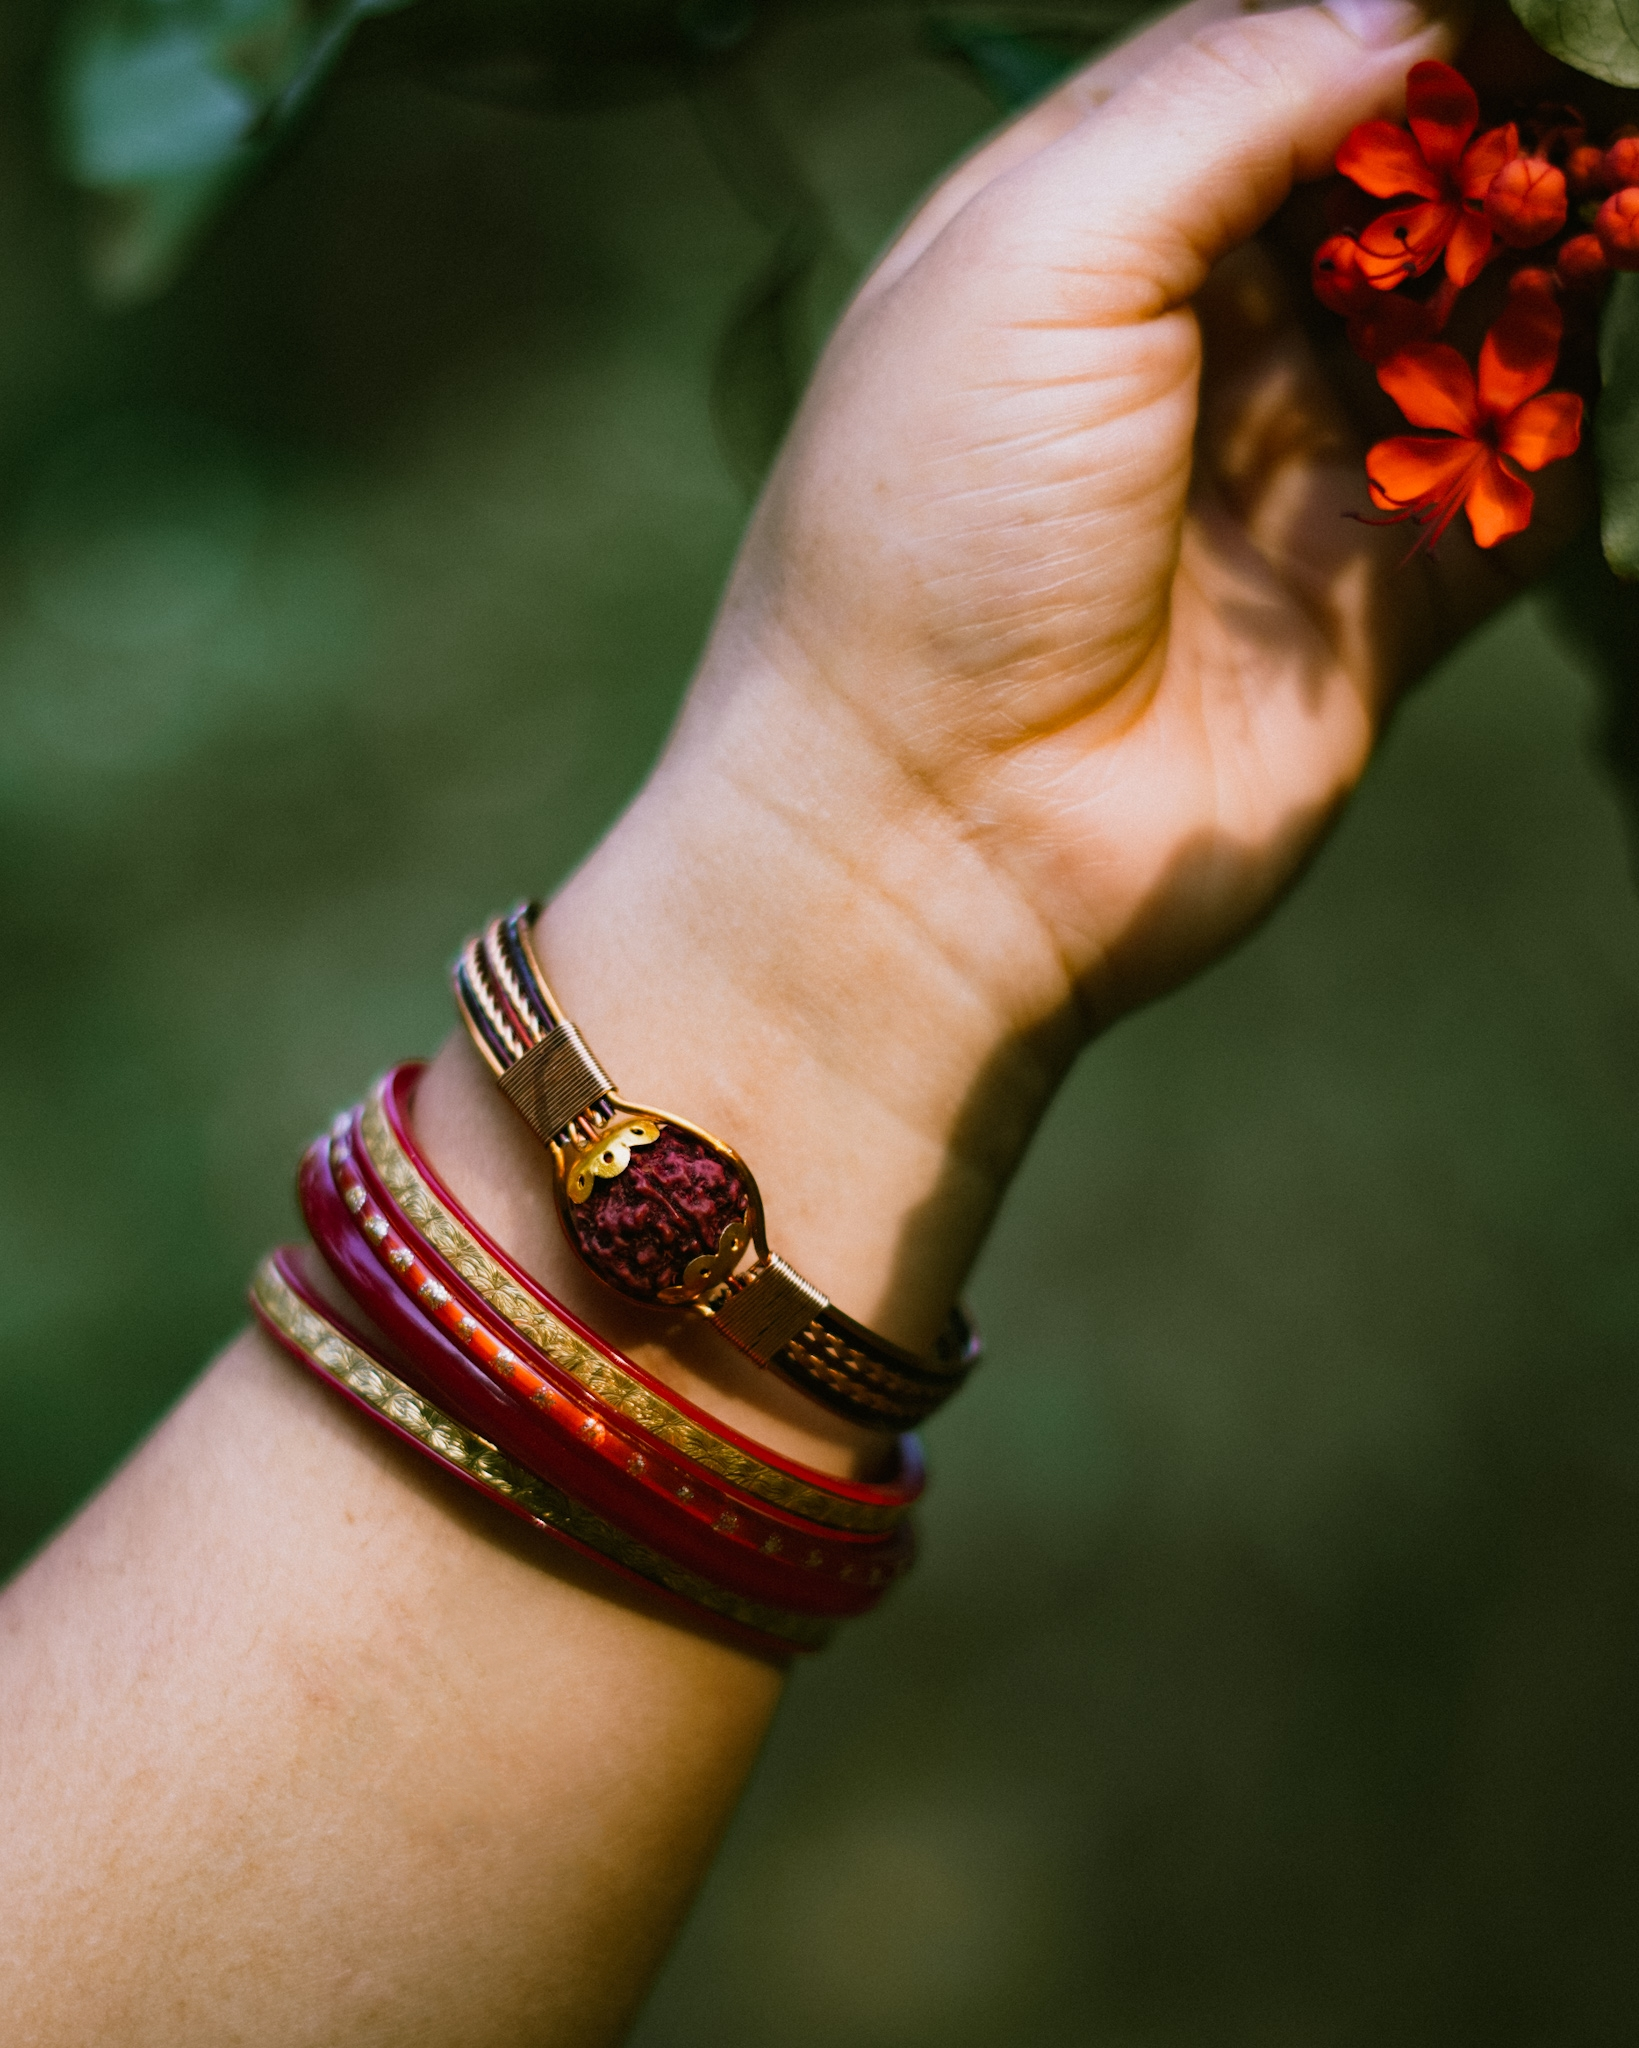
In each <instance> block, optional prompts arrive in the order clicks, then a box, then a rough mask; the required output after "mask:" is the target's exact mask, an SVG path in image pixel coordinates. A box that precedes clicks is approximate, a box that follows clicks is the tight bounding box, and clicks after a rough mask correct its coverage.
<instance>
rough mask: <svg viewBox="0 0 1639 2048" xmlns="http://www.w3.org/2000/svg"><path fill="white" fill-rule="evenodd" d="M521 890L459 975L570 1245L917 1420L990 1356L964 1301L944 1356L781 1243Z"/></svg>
mask: <svg viewBox="0 0 1639 2048" xmlns="http://www.w3.org/2000/svg"><path fill="white" fill-rule="evenodd" d="M539 909H540V906H539V905H538V904H535V903H521V904H519V905H518V906H517V907H516V908H515V909H514V910H512V911H511V912H510V913H509V914H508V915H506V916H504V917H497V918H495V919H493V920H492V921H491V922H490V924H489V925H488V926H487V927H486V929H485V930H484V932H483V934H482V936H481V937H479V938H475V939H471V940H469V941H468V942H467V944H466V945H465V946H464V947H463V948H462V951H461V954H460V957H459V958H458V959H457V961H456V963H455V967H454V969H453V973H452V980H453V983H454V987H455V996H456V1002H457V1005H458V1007H459V1009H460V1012H461V1016H462V1020H463V1021H464V1023H465V1024H466V1027H467V1029H468V1031H469V1032H470V1034H471V1036H472V1041H473V1043H474V1045H475V1046H476V1047H477V1048H478V1051H479V1053H480V1055H481V1056H482V1058H483V1059H484V1061H485V1063H486V1065H487V1066H488V1067H489V1069H490V1071H491V1072H492V1073H493V1074H494V1075H495V1077H496V1079H497V1081H498V1082H499V1083H500V1086H501V1089H502V1092H503V1093H504V1094H505V1095H506V1097H507V1099H508V1100H509V1101H510V1102H511V1103H512V1105H513V1107H514V1108H515V1109H516V1110H517V1111H518V1114H519V1115H520V1116H521V1117H523V1119H524V1121H525V1122H526V1123H527V1124H528V1125H529V1127H530V1128H531V1130H533V1131H534V1133H535V1135H536V1136H537V1137H538V1138H539V1139H540V1140H541V1142H542V1144H543V1145H545V1146H546V1148H547V1150H548V1152H549V1153H550V1154H551V1157H552V1164H553V1186H554V1191H555V1194H556V1198H557V1207H558V1216H559V1220H560V1221H561V1223H562V1224H563V1229H564V1234H565V1236H566V1237H567V1238H568V1240H569V1243H570V1246H571V1247H572V1249H573V1250H574V1252H575V1254H576V1256H577V1257H578V1258H579V1259H580V1260H581V1261H582V1263H583V1264H584V1265H585V1266H586V1267H587V1268H588V1269H589V1270H590V1271H591V1272H592V1273H594V1274H595V1275H596V1276H597V1278H598V1279H600V1280H601V1281H603V1282H604V1283H605V1284H606V1285H608V1286H610V1287H613V1288H615V1289H616V1290H617V1291H618V1292H619V1293H621V1294H623V1295H626V1296H627V1297H628V1298H629V1299H631V1300H633V1301H638V1302H642V1303H644V1304H646V1305H648V1306H651V1307H655V1308H664V1309H672V1310H679V1309H681V1310H684V1311H687V1312H689V1313H692V1314H695V1315H699V1316H703V1317H705V1318H706V1319H708V1320H709V1321H710V1323H711V1325H712V1327H713V1328H714V1329H715V1330H716V1331H717V1332H718V1333H719V1334H720V1335H721V1336H724V1337H726V1338H727V1339H728V1340H729V1342H730V1343H731V1344H733V1345H735V1346H737V1347H738V1349H739V1350H741V1351H743V1352H744V1353H746V1355H747V1356H748V1357H750V1358H752V1359H753V1360H755V1362H756V1363H757V1364H758V1365H760V1366H766V1367H769V1368H770V1369H771V1370H773V1371H775V1372H777V1373H779V1374H780V1376H781V1377H782V1378H783V1379H785V1380H787V1381H789V1382H790V1383H791V1384H792V1385H793V1386H795V1387H797V1388H798V1389H799V1390H800V1391H801V1392H803V1393H804V1394H806V1395H808V1396H809V1397H810V1398H811V1399H812V1400H815V1401H818V1402H820V1403H821V1404H822V1405H823V1406H824V1407H826V1408H829V1409H830V1410H831V1411H832V1412H833V1413H835V1414H838V1415H842V1416H845V1417H846V1418H847V1419H848V1420H849V1421H850V1422H856V1423H861V1424H863V1425H865V1426H866V1427H868V1428H874V1429H910V1428H914V1427H915V1426H916V1424H918V1423H919V1422H922V1421H923V1420H925V1419H926V1417H927V1416H928V1415H930V1414H931V1413H932V1412H933V1410H934V1409H935V1408H937V1407H938V1406H939V1405H940V1404H941V1403H942V1402H943V1401H945V1400H947V1399H948V1398H949V1397H950V1395H952V1394H953V1393H954V1392H955V1391H956V1389H957V1388H958V1387H959V1386H960V1385H961V1384H962V1382H963V1380H964V1379H966V1377H967V1375H968V1373H969V1372H970V1371H971V1370H972V1368H973V1366H974V1365H975V1364H976V1363H977V1361H978V1356H979V1348H980V1347H979V1338H978V1333H977V1332H976V1330H975V1329H974V1327H973V1325H972V1323H971V1321H970V1320H969V1318H968V1317H967V1316H966V1315H965V1314H964V1313H963V1311H962V1310H961V1309H960V1308H953V1309H952V1310H951V1313H950V1317H949V1319H948V1321H947V1322H946V1325H945V1327H944V1329H943V1330H942V1331H941V1333H940V1335H939V1338H938V1340H937V1342H936V1343H935V1345H934V1348H933V1353H932V1355H931V1356H930V1357H919V1356H918V1355H917V1354H916V1353H915V1352H912V1351H907V1350H904V1349H902V1348H901V1347H900V1346H899V1345H897V1344H890V1343H889V1342H888V1340H887V1339H886V1338H885V1337H881V1336H878V1335H877V1334H876V1332H875V1331H873V1330H868V1329H866V1328H865V1326H864V1325H863V1324H861V1323H856V1322H855V1321H854V1320H853V1318H852V1317H851V1316H847V1315H844V1314H843V1312H842V1311H841V1310H840V1309H839V1308H837V1307H836V1306H835V1304H834V1303H833V1302H832V1301H830V1300H829V1299H828V1297H827V1296H826V1295H824V1294H822V1293H821V1292H820V1290H819V1289H818V1288H817V1287H815V1286H813V1285H812V1284H811V1282H809V1281H807V1280H805V1279H804V1278H803V1277H802V1275H801V1274H800V1273H798V1272H797V1271H796V1270H795V1269H794V1268H793V1267H791V1266H790V1265H788V1264H787V1263H786V1261H785V1260H784V1259H782V1258H781V1257H780V1256H779V1255H778V1253H775V1252H771V1251H770V1250H769V1248H768V1238H767V1233H766V1229H765V1226H764V1220H763V1204H762V1197H761V1195H760V1193H759V1192H758V1188H757V1182H756V1180H755V1178H754V1177H753V1175H752V1172H751V1169H750V1168H749V1167H748V1166H747V1165H746V1163H745V1161H744V1160H743V1159H741V1157H740V1155H739V1154H738V1153H737V1152H735V1151H734V1150H733V1148H732V1147H731V1146H728V1145H725V1144H724V1143H723V1142H722V1140H721V1139H719V1138H716V1137H714V1136H713V1135H712V1134H711V1133H710V1132H709V1131H705V1130H702V1129H701V1128H700V1127H699V1126H698V1125H696V1124H691V1123H685V1122H684V1121H683V1119H682V1118H680V1117H675V1116H672V1115H670V1114H669V1113H663V1112H661V1111H659V1110H653V1109H646V1108H644V1107H642V1106H641V1105H640V1104H637V1103H632V1102H628V1101H626V1100H625V1099H624V1098H623V1097H622V1096H621V1095H619V1094H618V1093H617V1092H616V1089H615V1085H614V1083H613V1081H612V1080H611V1079H610V1077H609V1076H608V1075H607V1074H606V1073H605V1072H604V1070H603V1068H602V1067H601V1066H600V1065H599V1064H598V1062H597V1060H596V1058H595V1057H594V1056H593V1054H592V1052H591V1049H590V1048H589V1047H588V1046H587V1044H586V1041H585V1040H584V1039H583V1038H582V1037H581V1035H580V1033H579V1032H578V1031H577V1030H576V1029H575V1026H574V1025H573V1024H572V1023H570V1021H569V1020H568V1018H567V1017H565V1016H564V1014H563V1012H562V1010H561V1009H560V1008H559V1005H558V1003H557V1000H556V998H555V997H554V996H553V994H552V991H551V989H550V987H549V986H548V984H547V981H546V977H545V975H544V974H543V973H542V972H541V968H540V963H539V961H538V960H537V959H536V957H535V950H534V945H533V942H532V940H531V937H530V933H531V929H532V927H533V925H534V921H535V918H536V916H537V915H538V913H539Z"/></svg>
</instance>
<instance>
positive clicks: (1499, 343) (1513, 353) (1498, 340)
mask: <svg viewBox="0 0 1639 2048" xmlns="http://www.w3.org/2000/svg"><path fill="white" fill-rule="evenodd" d="M1564 330H1565V317H1564V315H1563V314H1562V313H1561V312H1560V310H1559V307H1558V306H1557V305H1556V304H1555V302H1554V301H1553V300H1552V299H1551V298H1550V297H1549V296H1548V294H1547V293H1546V292H1512V293H1510V295H1509V298H1508V303H1507V305H1505V306H1504V307H1503V309H1502V312H1501V313H1500V314H1499V315H1498V316H1497V323H1496V325H1495V326H1494V327H1493V328H1492V330H1491V332H1490V333H1489V334H1488V335H1487V336H1486V337H1485V341H1484V343H1483V344H1482V346H1481V349H1480V404H1481V406H1482V407H1483V408H1484V410H1485V412H1486V414H1487V415H1488V416H1489V417H1490V418H1491V419H1502V418H1504V417H1506V415H1507V414H1509V413H1511V412H1512V411H1513V410H1514V409H1515V407H1516V406H1520V405H1523V404H1524V403H1525V401H1526V400H1527V399H1528V398H1535V396H1536V395H1537V393H1538V392H1539V391H1540V390H1541V389H1542V387H1543V386H1544V385H1545V384H1546V383H1547V381H1548V379H1549V378H1550V377H1551V376H1552V375H1553V374H1554V364H1555V363H1556V362H1557V361H1558V360H1559V338H1560V336H1561V334H1562V333H1563V332H1564Z"/></svg>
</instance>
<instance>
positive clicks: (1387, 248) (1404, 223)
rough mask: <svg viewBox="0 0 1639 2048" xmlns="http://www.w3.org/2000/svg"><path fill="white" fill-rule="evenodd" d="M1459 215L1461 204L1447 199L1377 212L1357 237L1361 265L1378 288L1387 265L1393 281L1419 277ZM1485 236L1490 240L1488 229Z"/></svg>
mask: <svg viewBox="0 0 1639 2048" xmlns="http://www.w3.org/2000/svg"><path fill="white" fill-rule="evenodd" d="M1462 218H1463V211H1462V208H1461V207H1460V206H1457V205H1455V204H1454V203H1453V202H1451V201H1450V200H1443V201H1442V200H1435V201H1433V202H1425V203H1424V204H1423V205H1421V206H1403V207H1401V208H1400V209H1399V210H1398V211H1397V212H1394V213H1380V214H1379V215H1378V217H1377V218H1376V220H1374V221H1373V222H1372V224H1371V226H1370V227H1369V228H1367V229H1366V231H1365V232H1364V234H1362V235H1361V237H1360V250H1361V256H1362V258H1363V261H1362V265H1361V267H1362V269H1363V270H1364V271H1365V273H1366V275H1367V276H1368V277H1369V278H1371V280H1372V283H1373V284H1375V285H1377V286H1378V289H1379V290H1382V289H1384V286H1383V284H1382V283H1381V282H1380V279H1381V277H1382V275H1383V273H1384V272H1385V270H1386V269H1387V268H1388V266H1390V265H1393V266H1395V273H1394V277H1393V282H1394V283H1398V282H1399V281H1400V279H1401V278H1405V277H1421V276H1422V274H1423V272H1424V271H1425V270H1427V269H1428V267H1429V265H1430V264H1431V263H1433V262H1434V260H1435V258H1436V257H1437V256H1438V255H1439V253H1440V251H1441V250H1442V249H1443V248H1444V247H1445V246H1446V244H1447V243H1448V242H1449V241H1450V240H1451V237H1452V235H1453V234H1454V233H1455V232H1456V231H1457V228H1458V226H1459V225H1460V223H1461V221H1462ZM1486 240H1487V241H1488V242H1489V240H1490V231H1489V230H1487V233H1486Z"/></svg>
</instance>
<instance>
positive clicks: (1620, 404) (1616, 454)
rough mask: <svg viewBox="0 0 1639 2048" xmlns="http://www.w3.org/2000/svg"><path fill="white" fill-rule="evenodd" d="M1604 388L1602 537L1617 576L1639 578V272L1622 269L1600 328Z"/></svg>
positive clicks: (1599, 453) (1597, 423)
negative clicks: (1623, 270)
mask: <svg viewBox="0 0 1639 2048" xmlns="http://www.w3.org/2000/svg"><path fill="white" fill-rule="evenodd" d="M1599 373H1600V378H1601V380H1602V383H1603V387H1604V388H1603V390H1602V391H1601V392H1600V396H1599V410H1598V412H1597V414H1596V415H1595V419H1594V428H1595V432H1594V453H1595V456H1596V458H1597V460H1598V464H1599V537H1600V539H1601V541H1602V542H1603V543H1604V548H1605V559H1606V561H1607V562H1609V563H1610V565H1611V567H1612V568H1613V569H1614V570H1615V571H1616V573H1617V575H1618V576H1621V577H1625V578H1626V579H1627V580H1628V581H1629V582H1634V581H1639V274H1636V273H1634V272H1632V271H1625V272H1622V273H1620V274H1619V275H1618V276H1617V277H1616V279H1615V280H1614V282H1613V283H1612V285H1611V294H1610V297H1609V298H1608V299H1607V300H1606V302H1605V316H1604V319H1603V321H1602V322H1601V324H1600V329H1599Z"/></svg>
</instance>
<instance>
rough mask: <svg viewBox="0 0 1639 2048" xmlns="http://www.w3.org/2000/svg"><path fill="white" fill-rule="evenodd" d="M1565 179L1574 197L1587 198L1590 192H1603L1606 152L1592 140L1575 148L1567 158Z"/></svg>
mask: <svg viewBox="0 0 1639 2048" xmlns="http://www.w3.org/2000/svg"><path fill="white" fill-rule="evenodd" d="M1565 181H1566V183H1567V184H1568V185H1569V186H1570V188H1571V196H1572V198H1573V199H1586V198H1587V197H1588V195H1589V194H1590V193H1593V192H1603V191H1604V190H1605V152H1604V151H1603V150H1602V149H1595V148H1594V146H1593V144H1592V143H1591V142H1585V143H1583V144H1582V146H1581V147H1580V148H1579V149H1573V150H1572V151H1571V153H1570V155H1569V156H1568V157H1567V158H1566V159H1565Z"/></svg>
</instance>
